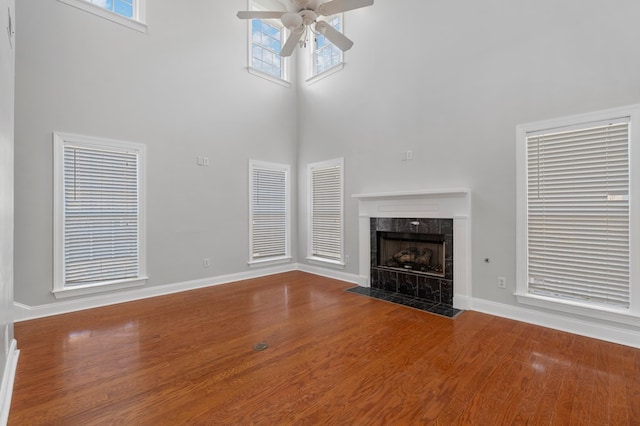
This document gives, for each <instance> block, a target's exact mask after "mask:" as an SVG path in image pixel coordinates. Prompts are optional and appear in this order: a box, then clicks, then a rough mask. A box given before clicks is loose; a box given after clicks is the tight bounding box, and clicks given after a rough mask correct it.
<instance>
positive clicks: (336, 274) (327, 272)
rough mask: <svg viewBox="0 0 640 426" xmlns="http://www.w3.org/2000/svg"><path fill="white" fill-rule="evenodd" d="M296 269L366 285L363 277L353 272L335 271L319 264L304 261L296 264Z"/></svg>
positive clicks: (362, 285)
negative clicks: (313, 264) (308, 263)
mask: <svg viewBox="0 0 640 426" xmlns="http://www.w3.org/2000/svg"><path fill="white" fill-rule="evenodd" d="M298 270H299V271H302V272H308V273H309V274H313V275H319V276H321V277H327V278H333V279H335V280H340V281H345V282H348V283H353V284H357V285H359V286H361V287H366V286H365V284H364V282H365V281H366V278H365V277H362V276H360V275H355V274H347V273H346V272H341V271H336V270H333V269H328V268H322V267H319V266H312V265H307V264H304V263H299V264H298Z"/></svg>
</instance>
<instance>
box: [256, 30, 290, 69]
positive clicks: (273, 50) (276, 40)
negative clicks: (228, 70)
mask: <svg viewBox="0 0 640 426" xmlns="http://www.w3.org/2000/svg"><path fill="white" fill-rule="evenodd" d="M283 36H284V29H283V28H282V25H280V24H279V23H276V22H275V21H266V20H260V19H253V20H252V21H251V67H252V68H253V69H254V70H257V71H260V72H263V73H265V74H267V75H269V76H271V77H274V78H278V79H282V80H285V79H286V75H285V58H283V57H281V56H280V50H281V49H282V40H283Z"/></svg>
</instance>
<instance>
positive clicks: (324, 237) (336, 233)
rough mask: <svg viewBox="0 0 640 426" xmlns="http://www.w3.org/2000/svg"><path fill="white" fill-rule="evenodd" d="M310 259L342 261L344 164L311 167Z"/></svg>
mask: <svg viewBox="0 0 640 426" xmlns="http://www.w3.org/2000/svg"><path fill="white" fill-rule="evenodd" d="M310 180H311V192H310V193H311V203H310V204H311V253H310V256H311V257H314V258H320V259H328V260H331V261H336V262H341V261H342V238H343V237H342V233H343V223H342V216H343V214H342V210H343V208H342V203H343V199H342V194H343V182H342V161H340V162H338V163H336V162H334V164H320V165H315V166H314V165H311V166H310Z"/></svg>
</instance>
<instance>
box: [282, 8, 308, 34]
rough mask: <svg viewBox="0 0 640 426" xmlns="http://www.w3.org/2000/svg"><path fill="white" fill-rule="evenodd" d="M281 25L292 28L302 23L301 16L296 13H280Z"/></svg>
mask: <svg viewBox="0 0 640 426" xmlns="http://www.w3.org/2000/svg"><path fill="white" fill-rule="evenodd" d="M281 20H282V25H284V26H285V28H288V29H289V30H294V29H296V28H298V27H300V26H301V25H302V23H303V20H302V17H301V16H300V15H298V14H297V13H293V12H289V13H285V14H284V15H282V19H281Z"/></svg>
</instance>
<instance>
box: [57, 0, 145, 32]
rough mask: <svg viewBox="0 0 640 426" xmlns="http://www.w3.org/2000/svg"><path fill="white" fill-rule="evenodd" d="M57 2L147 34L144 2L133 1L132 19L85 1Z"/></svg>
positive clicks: (141, 0) (68, 0) (67, 0)
mask: <svg viewBox="0 0 640 426" xmlns="http://www.w3.org/2000/svg"><path fill="white" fill-rule="evenodd" d="M58 1H59V2H60V3H64V4H67V5H69V6H73V7H75V8H78V9H80V10H84V11H85V12H88V13H91V14H92V15H96V16H99V17H101V18H104V19H107V20H109V21H112V22H115V23H117V24H120V25H123V26H125V27H128V28H131V29H133V30H136V31H139V32H141V33H146V32H147V24H146V7H145V6H146V5H145V0H135V3H134V11H133V12H134V13H133V15H134V18H127V17H125V16H122V15H119V14H117V13H115V12H112V11H110V10H107V9H104V8H102V7H100V6H97V5H95V4H93V3H89V2H88V1H86V0H58Z"/></svg>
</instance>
